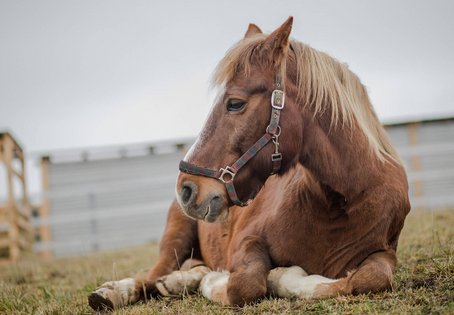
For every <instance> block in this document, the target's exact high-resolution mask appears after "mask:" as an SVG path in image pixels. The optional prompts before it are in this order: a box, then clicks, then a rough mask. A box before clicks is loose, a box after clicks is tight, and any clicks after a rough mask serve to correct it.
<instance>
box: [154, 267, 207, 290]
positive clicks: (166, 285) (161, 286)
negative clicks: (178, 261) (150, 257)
mask: <svg viewBox="0 0 454 315" xmlns="http://www.w3.org/2000/svg"><path fill="white" fill-rule="evenodd" d="M208 272H210V269H209V268H208V267H206V266H198V267H194V268H192V269H190V270H187V271H174V272H172V273H171V274H168V275H166V276H163V277H160V278H159V279H157V280H156V288H157V289H158V291H159V293H160V294H161V295H163V296H182V295H184V294H189V293H193V292H196V291H197V289H198V288H199V284H200V281H201V280H202V278H203V277H204V276H205V275H206V274H207V273H208Z"/></svg>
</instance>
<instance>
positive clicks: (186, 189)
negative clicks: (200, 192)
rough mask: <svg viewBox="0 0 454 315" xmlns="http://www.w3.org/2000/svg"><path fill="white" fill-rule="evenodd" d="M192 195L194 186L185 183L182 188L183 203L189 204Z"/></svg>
mask: <svg viewBox="0 0 454 315" xmlns="http://www.w3.org/2000/svg"><path fill="white" fill-rule="evenodd" d="M191 196H192V188H191V187H190V186H188V185H184V186H183V188H182V189H181V201H183V203H185V204H187V203H188V202H189V200H191Z"/></svg>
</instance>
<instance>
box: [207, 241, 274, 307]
mask: <svg viewBox="0 0 454 315" xmlns="http://www.w3.org/2000/svg"><path fill="white" fill-rule="evenodd" d="M231 266H232V268H231V272H230V273H229V272H225V271H224V272H210V273H208V274H207V275H206V276H205V277H204V278H203V279H202V281H201V283H200V291H201V293H202V295H203V296H205V297H206V298H208V299H209V300H211V301H214V302H218V303H222V304H224V305H237V306H242V305H244V304H248V303H251V302H255V301H257V300H258V299H260V298H261V297H263V296H265V294H266V291H267V286H266V276H267V274H268V272H269V270H270V268H271V264H270V260H269V256H268V253H267V251H266V249H265V246H264V245H263V244H262V242H261V240H260V238H258V237H255V236H248V237H246V238H244V240H243V241H242V242H241V244H240V248H239V250H237V251H235V253H234V255H233V257H232V264H231Z"/></svg>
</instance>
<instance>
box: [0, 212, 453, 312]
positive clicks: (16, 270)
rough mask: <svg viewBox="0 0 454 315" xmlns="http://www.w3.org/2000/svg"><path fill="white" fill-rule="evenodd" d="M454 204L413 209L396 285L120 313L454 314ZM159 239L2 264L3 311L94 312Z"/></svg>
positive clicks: (192, 299) (160, 304)
mask: <svg viewBox="0 0 454 315" xmlns="http://www.w3.org/2000/svg"><path fill="white" fill-rule="evenodd" d="M453 227H454V210H445V211H436V212H422V211H421V212H417V213H412V215H410V216H409V217H408V218H407V221H406V224H405V228H404V230H403V231H402V235H401V238H400V243H399V250H398V256H399V266H398V270H397V273H396V276H395V282H394V289H393V290H392V291H390V292H383V293H379V294H368V295H359V296H342V297H337V298H333V299H327V300H321V301H305V300H285V299H266V300H264V301H262V302H260V303H257V304H255V305H251V306H247V307H244V308H228V307H222V306H220V305H216V304H213V303H211V302H209V301H207V300H205V299H204V298H203V297H201V296H198V295H195V296H187V297H183V298H181V299H161V300H153V301H149V302H148V303H140V304H138V305H134V306H130V307H127V308H124V309H121V310H118V311H116V312H114V314H193V313H202V314H301V313H305V314H306V313H308V314H365V313H372V314H454V253H453V252H454V228H453ZM156 258H157V246H156V245H147V246H142V247H136V248H130V249H125V250H121V251H115V252H109V253H97V254H92V255H87V256H84V257H77V258H65V259H55V260H52V261H49V262H43V261H40V260H38V259H34V257H33V256H30V257H28V258H26V259H25V260H24V261H22V262H20V263H18V264H15V265H6V266H5V265H4V266H1V267H0V314H93V311H91V309H90V308H89V306H88V304H87V295H88V293H89V292H91V291H92V290H93V289H94V288H96V287H97V286H98V285H100V284H102V283H103V282H105V281H108V280H112V279H121V278H124V277H129V276H133V275H136V274H137V271H138V270H140V269H143V270H142V272H143V271H144V270H146V268H148V267H149V266H151V264H152V263H153V261H155V260H156Z"/></svg>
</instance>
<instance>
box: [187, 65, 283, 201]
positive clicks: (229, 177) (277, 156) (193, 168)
mask: <svg viewBox="0 0 454 315" xmlns="http://www.w3.org/2000/svg"><path fill="white" fill-rule="evenodd" d="M284 105H285V93H284V91H283V90H282V80H281V77H280V75H279V74H278V75H276V82H275V89H274V91H273V93H272V94H271V117H270V123H269V124H268V126H267V127H266V130H265V134H264V135H263V136H262V137H261V138H260V139H259V140H257V141H256V142H255V143H254V144H253V145H252V146H251V147H250V148H249V149H248V150H247V151H246V152H245V153H244V154H243V155H242V156H241V157H240V158H239V159H238V160H236V161H235V163H233V164H232V165H230V166H226V167H224V168H221V169H219V170H213V169H210V168H205V167H200V166H197V165H194V164H191V163H188V162H185V161H180V166H179V167H180V171H181V172H184V173H187V174H191V175H199V176H205V177H211V178H214V179H217V180H220V181H221V182H223V183H224V185H225V188H226V189H227V193H228V195H229V198H230V200H231V201H232V203H233V204H234V205H237V206H240V207H244V206H246V205H247V201H246V202H243V201H241V200H240V199H239V198H238V195H237V193H236V190H235V185H234V184H233V180H234V179H235V175H236V174H237V173H238V171H239V170H240V169H241V168H242V167H243V166H244V165H246V163H247V162H249V160H251V159H252V158H253V157H254V156H255V155H256V154H257V153H258V152H259V151H260V150H261V149H263V148H264V147H265V146H266V145H267V144H268V142H270V141H273V143H274V146H275V150H274V153H273V154H271V161H272V162H273V171H272V173H271V175H273V174H276V173H277V172H279V170H280V168H281V161H282V154H281V153H280V152H279V136H280V134H281V127H280V126H279V118H280V116H281V110H282V109H283V108H284Z"/></svg>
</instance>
